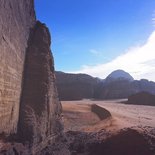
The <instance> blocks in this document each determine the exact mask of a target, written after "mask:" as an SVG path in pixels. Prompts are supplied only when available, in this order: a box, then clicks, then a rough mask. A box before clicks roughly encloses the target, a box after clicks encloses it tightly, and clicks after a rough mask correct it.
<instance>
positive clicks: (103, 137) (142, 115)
mask: <svg viewBox="0 0 155 155" xmlns="http://www.w3.org/2000/svg"><path fill="white" fill-rule="evenodd" d="M122 101H124V100H107V101H91V100H81V101H63V102H62V106H63V115H64V125H65V131H67V132H66V135H67V137H68V139H69V146H70V148H71V149H70V150H71V151H72V152H73V153H75V154H77V155H87V154H89V155H103V154H104V155H155V107H153V106H142V105H126V104H123V103H120V102H122ZM92 104H96V105H99V106H101V107H103V108H104V109H106V110H108V111H109V112H110V113H111V115H112V117H108V118H106V119H105V120H100V119H99V117H98V116H97V115H96V114H94V113H93V112H91V105H92Z"/></svg>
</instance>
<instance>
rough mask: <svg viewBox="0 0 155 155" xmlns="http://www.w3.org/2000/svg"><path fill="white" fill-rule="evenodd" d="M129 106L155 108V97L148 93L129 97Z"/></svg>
mask: <svg viewBox="0 0 155 155" xmlns="http://www.w3.org/2000/svg"><path fill="white" fill-rule="evenodd" d="M126 103H128V104H137V105H152V106H155V95H152V94H150V93H148V92H139V93H136V94H134V95H131V96H129V97H128V101H127V102H126Z"/></svg>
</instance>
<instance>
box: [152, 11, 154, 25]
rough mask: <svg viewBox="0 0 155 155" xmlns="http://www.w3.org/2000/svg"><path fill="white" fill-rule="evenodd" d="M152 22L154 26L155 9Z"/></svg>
mask: <svg viewBox="0 0 155 155" xmlns="http://www.w3.org/2000/svg"><path fill="white" fill-rule="evenodd" d="M152 23H153V26H154V27H155V11H154V13H153V15H152Z"/></svg>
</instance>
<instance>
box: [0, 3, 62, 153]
mask: <svg viewBox="0 0 155 155" xmlns="http://www.w3.org/2000/svg"><path fill="white" fill-rule="evenodd" d="M50 43H51V41H50V34H49V31H48V29H47V27H46V26H45V25H44V24H42V23H40V22H37V21H36V18H35V11H34V1H33V0H26V1H25V0H13V1H12V0H7V1H6V0H1V5H0V66H1V67H0V134H1V133H3V134H5V137H7V136H10V135H11V137H15V139H16V140H18V141H20V142H21V143H25V144H29V146H30V147H31V149H32V152H33V153H36V152H37V151H39V150H41V149H42V148H44V147H45V146H46V145H47V143H49V141H50V143H52V142H54V139H55V138H56V137H57V136H58V135H60V134H61V132H62V129H63V128H62V124H61V104H60V102H59V100H58V95H57V89H56V85H55V75H54V63H53V57H52V54H51V51H50ZM12 135H15V136H12ZM14 142H16V141H15V140H14Z"/></svg>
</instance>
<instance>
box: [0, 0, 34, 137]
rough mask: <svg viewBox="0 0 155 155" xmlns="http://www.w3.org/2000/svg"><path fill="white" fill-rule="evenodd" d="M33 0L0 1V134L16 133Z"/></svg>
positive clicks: (32, 14) (32, 22)
mask: <svg viewBox="0 0 155 155" xmlns="http://www.w3.org/2000/svg"><path fill="white" fill-rule="evenodd" d="M33 5H34V4H33V0H26V1H25V0H13V1H12V0H7V1H6V0H1V1H0V133H1V132H5V133H8V134H9V133H15V132H16V130H17V122H18V116H19V103H20V94H21V82H22V72H23V65H24V59H25V52H26V48H27V41H28V38H29V31H30V28H31V27H33V25H34V24H35V13H34V7H33Z"/></svg>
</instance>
